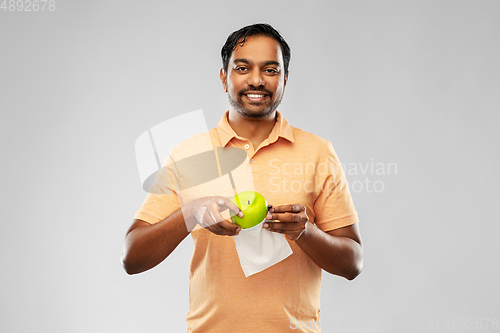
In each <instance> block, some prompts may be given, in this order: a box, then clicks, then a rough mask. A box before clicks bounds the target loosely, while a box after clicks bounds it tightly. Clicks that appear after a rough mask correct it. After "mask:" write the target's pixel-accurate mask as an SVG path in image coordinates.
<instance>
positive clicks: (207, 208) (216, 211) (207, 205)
mask: <svg viewBox="0 0 500 333" xmlns="http://www.w3.org/2000/svg"><path fill="white" fill-rule="evenodd" d="M227 209H229V210H231V211H232V212H233V213H234V214H237V215H238V216H239V217H243V212H242V211H241V210H240V209H239V208H238V206H237V205H236V204H235V203H234V202H232V201H231V200H230V199H229V198H225V197H220V196H215V197H205V198H200V199H197V200H194V201H192V202H190V203H189V204H187V205H186V206H184V207H182V211H183V213H184V214H185V217H188V218H187V219H186V221H185V222H186V226H187V227H188V230H189V231H191V230H192V229H193V228H194V226H195V223H197V224H199V225H200V226H201V227H203V228H205V229H207V230H209V231H211V232H213V233H214V234H216V235H220V236H236V235H238V234H239V232H240V230H241V227H239V226H238V225H236V224H234V223H232V222H231V220H226V219H224V218H223V217H222V216H221V214H220V213H221V212H223V211H225V210H227ZM190 226H192V227H191V228H190Z"/></svg>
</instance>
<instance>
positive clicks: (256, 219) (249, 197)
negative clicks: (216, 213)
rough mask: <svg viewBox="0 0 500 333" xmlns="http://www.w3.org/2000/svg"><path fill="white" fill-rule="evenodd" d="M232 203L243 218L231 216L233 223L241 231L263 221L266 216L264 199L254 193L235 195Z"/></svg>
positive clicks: (247, 192)
mask: <svg viewBox="0 0 500 333" xmlns="http://www.w3.org/2000/svg"><path fill="white" fill-rule="evenodd" d="M232 201H233V202H234V203H235V204H236V205H237V206H238V207H239V208H240V209H241V210H242V211H243V214H244V216H243V217H238V216H237V215H233V216H231V220H232V221H233V223H235V224H237V225H239V226H240V227H241V228H242V229H248V228H251V227H254V226H256V225H257V224H259V223H260V222H262V221H264V219H265V218H266V215H267V202H266V199H264V197H263V196H262V194H259V193H257V192H254V191H246V192H241V193H238V194H236V195H235V196H234V197H233V199H232Z"/></svg>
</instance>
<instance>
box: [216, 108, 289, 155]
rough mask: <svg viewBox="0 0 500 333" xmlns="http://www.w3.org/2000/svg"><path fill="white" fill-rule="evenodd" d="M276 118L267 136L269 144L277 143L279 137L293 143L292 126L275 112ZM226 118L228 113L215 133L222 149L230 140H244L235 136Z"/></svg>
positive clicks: (227, 113) (226, 113) (220, 121)
mask: <svg viewBox="0 0 500 333" xmlns="http://www.w3.org/2000/svg"><path fill="white" fill-rule="evenodd" d="M276 116H277V119H276V124H275V125H274V127H273V130H272V131H271V133H270V134H269V138H268V140H269V143H273V142H275V141H277V140H278V138H279V137H282V138H284V139H287V140H288V141H290V142H294V138H293V130H292V126H290V124H288V121H287V120H286V119H285V118H284V117H283V116H282V115H281V113H279V111H276ZM228 117H229V111H226V112H225V113H224V115H223V116H222V118H221V120H219V123H218V124H217V132H218V134H219V138H220V142H221V145H222V147H225V146H226V145H227V144H228V142H229V141H231V139H232V138H237V139H239V140H245V138H242V137H240V136H239V135H238V134H236V132H235V131H234V130H233V128H232V127H231V126H230V125H229V121H228Z"/></svg>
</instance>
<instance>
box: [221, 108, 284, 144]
mask: <svg viewBox="0 0 500 333" xmlns="http://www.w3.org/2000/svg"><path fill="white" fill-rule="evenodd" d="M228 122H229V125H230V126H231V128H232V129H233V130H234V131H235V132H236V134H238V136H241V137H242V138H245V139H248V140H250V141H251V142H252V145H253V147H254V149H257V147H259V145H260V144H261V143H262V141H264V140H265V139H267V138H268V137H269V134H271V132H272V131H273V128H274V125H275V123H276V111H273V112H271V113H270V114H268V115H267V116H265V117H263V118H248V117H244V116H242V115H241V114H240V113H238V112H237V111H236V110H234V109H229V117H228Z"/></svg>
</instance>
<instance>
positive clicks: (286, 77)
mask: <svg viewBox="0 0 500 333" xmlns="http://www.w3.org/2000/svg"><path fill="white" fill-rule="evenodd" d="M288 74H290V72H287V73H286V75H285V86H286V83H287V82H288Z"/></svg>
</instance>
